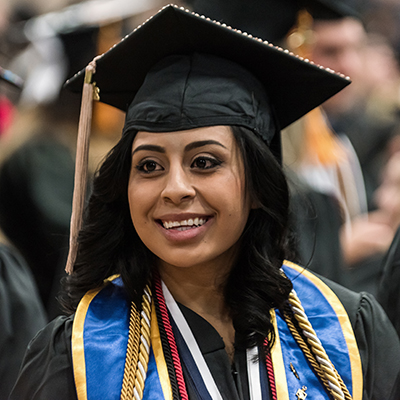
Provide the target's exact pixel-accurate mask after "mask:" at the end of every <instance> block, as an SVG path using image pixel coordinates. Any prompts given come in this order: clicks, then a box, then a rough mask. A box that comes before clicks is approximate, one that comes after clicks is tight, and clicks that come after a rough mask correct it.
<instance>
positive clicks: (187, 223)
mask: <svg viewBox="0 0 400 400" xmlns="http://www.w3.org/2000/svg"><path fill="white" fill-rule="evenodd" d="M206 222H207V220H206V219H203V218H198V217H196V218H195V219H190V218H189V219H188V220H183V221H164V222H163V227H164V228H165V229H171V228H178V230H179V231H183V230H187V229H190V228H189V227H196V226H201V225H203V224H205V223H206Z"/></svg>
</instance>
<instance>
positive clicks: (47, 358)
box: [10, 316, 76, 400]
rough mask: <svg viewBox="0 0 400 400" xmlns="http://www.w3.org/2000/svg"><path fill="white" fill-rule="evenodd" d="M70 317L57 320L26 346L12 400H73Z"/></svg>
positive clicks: (71, 322) (71, 317)
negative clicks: (54, 399) (53, 399)
mask: <svg viewBox="0 0 400 400" xmlns="http://www.w3.org/2000/svg"><path fill="white" fill-rule="evenodd" d="M72 324H73V316H70V317H58V318H56V319H55V320H53V321H52V322H50V323H49V324H48V325H47V326H46V327H44V328H43V329H42V330H41V331H39V333H38V334H37V335H36V336H35V337H34V338H33V339H32V341H31V342H30V343H29V345H28V348H27V351H26V354H25V358H24V360H23V363H22V366H21V370H20V374H19V377H18V379H17V382H16V385H15V387H14V389H13V392H12V394H11V397H10V400H13V399H19V400H20V399H28V398H29V399H34V400H39V399H43V400H44V399H49V398H57V399H58V400H63V399H76V392H75V385H74V378H73V372H72V358H71V333H72Z"/></svg>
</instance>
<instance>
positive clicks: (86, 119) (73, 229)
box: [65, 59, 99, 274]
mask: <svg viewBox="0 0 400 400" xmlns="http://www.w3.org/2000/svg"><path fill="white" fill-rule="evenodd" d="M95 72H96V59H95V60H93V61H92V62H91V63H90V64H89V65H88V66H87V67H86V70H85V80H84V83H83V91H82V103H81V113H80V117H79V129H78V139H77V145H76V160H75V182H74V195H73V199H72V214H71V225H70V235H69V253H68V259H67V265H66V268H65V271H66V272H67V273H68V274H72V271H73V267H74V264H75V260H76V255H77V253H78V234H79V231H80V229H81V227H82V218H83V209H84V206H85V194H86V188H87V175H88V159H89V142H90V131H91V125H92V111H93V99H96V100H98V99H99V98H98V88H97V87H96V86H95V84H94V83H93V84H92V76H93V74H94V73H95Z"/></svg>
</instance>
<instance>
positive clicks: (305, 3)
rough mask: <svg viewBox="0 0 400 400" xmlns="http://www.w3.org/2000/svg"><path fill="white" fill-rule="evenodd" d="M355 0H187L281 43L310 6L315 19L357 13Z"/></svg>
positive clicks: (204, 9)
mask: <svg viewBox="0 0 400 400" xmlns="http://www.w3.org/2000/svg"><path fill="white" fill-rule="evenodd" d="M351 1H354V0H186V3H187V4H188V5H189V6H190V7H191V8H192V9H194V10H196V11H197V12H199V13H201V14H204V15H212V16H213V18H215V19H216V20H218V21H221V22H225V23H227V24H229V25H231V26H234V27H240V29H242V30H247V31H248V32H251V33H252V34H253V35H257V36H259V37H261V38H263V39H266V40H269V41H271V42H273V43H275V44H277V43H280V42H281V41H282V40H283V39H284V38H285V36H286V35H287V34H288V32H289V31H290V29H291V28H293V26H294V25H295V24H296V21H297V15H298V12H299V11H300V10H302V9H306V10H307V11H308V12H309V13H310V14H311V15H312V16H313V18H317V19H337V18H343V17H346V16H356V11H355V9H354V7H353V5H352V3H351Z"/></svg>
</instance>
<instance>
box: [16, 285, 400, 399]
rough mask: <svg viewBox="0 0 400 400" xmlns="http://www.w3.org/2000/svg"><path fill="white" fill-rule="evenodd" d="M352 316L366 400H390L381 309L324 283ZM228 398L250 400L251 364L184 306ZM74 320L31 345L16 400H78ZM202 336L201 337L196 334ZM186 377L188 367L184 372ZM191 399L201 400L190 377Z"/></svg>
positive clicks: (389, 341) (392, 352)
mask: <svg viewBox="0 0 400 400" xmlns="http://www.w3.org/2000/svg"><path fill="white" fill-rule="evenodd" d="M321 279H323V280H324V282H325V283H327V284H328V285H329V286H330V287H331V289H332V290H333V291H334V292H335V293H336V295H337V296H338V297H339V299H340V300H341V301H342V303H343V305H344V306H345V308H346V311H347V312H348V315H349V318H350V322H351V324H352V326H353V329H354V332H355V336H356V339H357V344H358V347H359V352H360V356H361V362H362V369H363V379H364V395H363V400H383V399H388V398H389V394H390V392H391V390H392V386H393V385H394V381H395V379H396V376H397V373H398V371H399V370H400V343H399V339H398V337H397V335H396V332H395V331H394V328H393V326H392V325H391V323H390V321H389V320H388V318H387V317H386V314H385V313H384V312H383V310H382V308H381V307H380V305H379V304H378V303H377V302H376V300H375V299H374V298H373V297H372V296H371V295H369V294H366V293H362V294H357V293H354V292H351V291H349V290H347V289H345V288H343V287H341V286H339V285H337V284H336V283H333V282H330V281H328V280H326V279H324V278H321ZM181 309H182V311H183V312H184V314H185V317H186V319H187V321H188V323H189V325H190V327H191V329H192V331H193V332H194V334H195V337H196V340H197V341H198V343H199V347H200V349H201V351H202V353H203V355H204V358H205V360H206V362H207V364H208V366H209V368H210V371H211V373H212V375H213V377H214V380H215V381H216V382H217V385H218V386H219V389H220V391H221V393H222V394H223V398H224V400H225V399H227V400H228V399H229V400H232V399H234V400H236V399H240V400H248V399H249V398H250V397H249V391H248V385H247V372H246V360H245V356H244V353H241V352H240V351H239V352H236V354H235V361H234V367H235V368H234V369H232V365H231V363H230V361H229V358H228V356H227V354H226V352H225V350H224V344H223V341H222V339H221V338H220V337H219V335H218V333H217V332H216V331H215V330H214V328H213V327H212V326H211V325H209V324H208V322H206V321H205V320H204V319H202V318H201V317H200V316H198V315H197V314H195V313H193V312H192V311H191V310H188V309H185V308H184V307H181ZM72 323H73V316H70V317H58V318H57V319H55V320H54V321H53V322H51V323H50V324H49V325H48V326H47V327H46V328H45V329H44V330H43V331H42V332H41V333H40V334H39V335H38V336H37V337H36V338H35V340H33V341H32V343H31V344H30V346H29V349H28V351H27V354H26V358H25V360H24V366H23V369H22V371H21V374H20V377H19V380H18V382H17V384H16V387H15V388H14V391H13V393H12V396H11V398H10V399H11V400H23V399H32V400H39V399H41V400H45V399H49V398H57V400H67V399H68V400H72V399H76V398H77V397H76V392H75V388H74V380H73V373H72V360H71V330H72ZM196 333H199V334H196ZM183 370H184V374H185V368H184V367H183ZM185 379H186V384H187V386H188V393H189V396H190V399H191V400H198V398H197V396H196V394H195V391H194V389H193V388H192V387H191V385H190V380H188V379H187V374H186V376H185Z"/></svg>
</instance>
